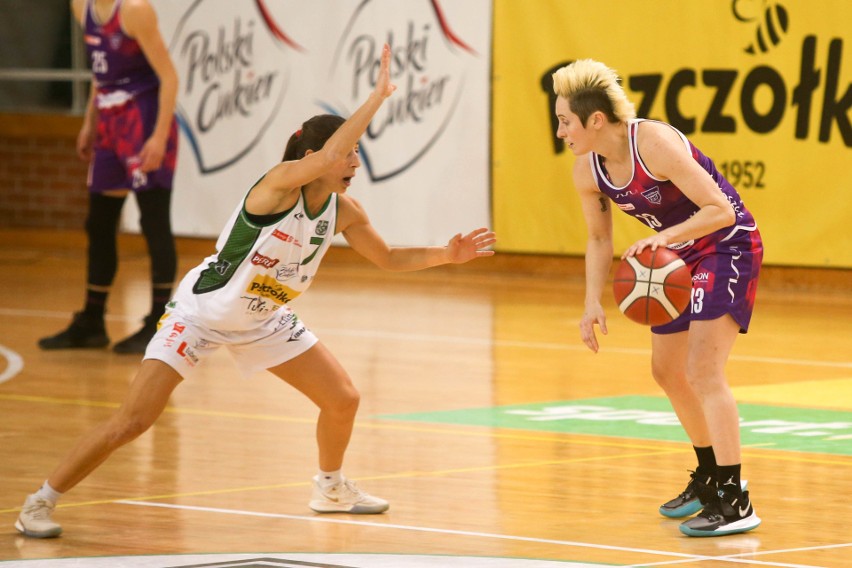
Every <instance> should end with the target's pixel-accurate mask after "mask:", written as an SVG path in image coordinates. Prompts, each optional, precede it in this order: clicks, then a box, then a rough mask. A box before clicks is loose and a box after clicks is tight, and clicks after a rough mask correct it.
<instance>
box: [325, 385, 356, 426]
mask: <svg viewBox="0 0 852 568" xmlns="http://www.w3.org/2000/svg"><path fill="white" fill-rule="evenodd" d="M360 404H361V393H359V392H358V390H357V389H356V388H355V387H354V386H352V385H349V387H348V388H346V389H344V390H342V391H341V392H340V394H338V395H337V396H336V397H335V398H334V399H333V400H331V401H330V402H329V403H328V405H327V406H326V407H325V408H324V410H326V411H328V412H331V413H333V414H334V415H336V416H340V417H346V418H351V417H354V416H355V414H356V413H357V412H358V406H359V405H360Z"/></svg>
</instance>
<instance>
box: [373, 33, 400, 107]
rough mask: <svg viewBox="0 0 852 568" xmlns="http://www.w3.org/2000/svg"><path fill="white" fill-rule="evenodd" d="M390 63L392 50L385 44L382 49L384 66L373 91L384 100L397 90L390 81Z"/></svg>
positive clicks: (382, 65) (380, 70) (380, 69)
mask: <svg viewBox="0 0 852 568" xmlns="http://www.w3.org/2000/svg"><path fill="white" fill-rule="evenodd" d="M390 62H391V48H390V46H389V45H388V44H385V45H384V47H382V64H381V67H380V68H379V78H378V79H377V80H376V87H375V89H374V90H373V92H374V93H375V94H377V95H378V96H380V97H381V98H383V99H386V98H387V97H389V96H391V94H392V93H393V92H394V91H395V90H396V85H394V84H393V83H391V80H390Z"/></svg>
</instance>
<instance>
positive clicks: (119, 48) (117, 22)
mask: <svg viewBox="0 0 852 568" xmlns="http://www.w3.org/2000/svg"><path fill="white" fill-rule="evenodd" d="M120 12H121V0H116V2H115V6H114V7H113V10H112V14H110V17H109V19H108V20H107V21H106V22H100V21H98V17H97V14H96V13H95V10H94V6H93V0H89V1H88V2H86V15H85V20H86V24H85V37H84V39H85V42H86V52H87V53H88V55H89V62H90V63H91V66H92V73H93V74H94V76H95V81H97V84H98V93H97V105H98V108H108V107H111V106H116V105H120V104H123V103H125V102H127V101H128V100H130V99H133V98H134V97H136V96H137V95H140V94H142V93H147V92H152V91H156V90H157V87H159V85H160V80H159V79H158V78H157V74H156V73H155V72H154V69H153V68H152V67H151V64H150V63H148V59H147V58H146V57H145V54H144V53H143V52H142V48H141V47H140V46H139V42H137V41H136V40H135V39H133V38H131V37H128V36H127V34H125V33H124V30H123V29H122V27H121V18H120V17H119V14H120Z"/></svg>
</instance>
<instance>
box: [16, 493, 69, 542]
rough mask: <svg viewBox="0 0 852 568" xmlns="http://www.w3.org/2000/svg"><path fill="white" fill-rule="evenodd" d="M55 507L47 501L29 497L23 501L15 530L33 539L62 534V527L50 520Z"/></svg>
mask: <svg viewBox="0 0 852 568" xmlns="http://www.w3.org/2000/svg"><path fill="white" fill-rule="evenodd" d="M54 507H56V505H54V504H53V503H51V502H50V501H48V500H47V499H42V498H41V497H38V496H36V495H30V496H28V497H27V500H26V501H24V506H23V507H22V508H21V514H20V515H19V516H18V520H17V521H15V528H16V529H18V531H20V532H22V533H23V534H25V535H27V536H31V537H33V538H52V537H55V536H59V535H60V534H61V533H62V527H61V526H59V525H58V524H56V523H54V522H53V520H51V518H50V515H52V514H53V509H54Z"/></svg>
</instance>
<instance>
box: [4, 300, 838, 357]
mask: <svg viewBox="0 0 852 568" xmlns="http://www.w3.org/2000/svg"><path fill="white" fill-rule="evenodd" d="M70 315H71V314H70V313H68V312H51V311H44V310H41V311H40V310H13V309H0V316H16V317H48V318H67V317H69V316H70ZM107 319H109V320H116V321H129V320H133V321H136V320H137V319H139V318H137V317H133V316H107ZM312 330H313V331H314V332H315V333H317V334H318V335H321V334H324V333H325V334H328V335H341V336H347V337H374V338H377V339H391V340H395V341H416V342H430V343H452V344H454V345H459V344H465V345H479V346H484V347H521V348H525V349H547V350H553V351H587V350H588V347H586V346H585V345H582V344H580V342H579V340H578V341H577V344H576V345H574V344H567V343H547V342H538V341H507V340H502V339H488V338H475V337H453V336H450V335H425V334H416V333H393V332H385V331H373V330H364V329H334V328H326V329H323V328H316V327H312ZM606 351H609V352H612V353H619V354H623V355H650V354H651V350H650V349H636V348H630V347H607V348H606ZM729 359H730V360H734V361H750V362H753V363H770V364H775V365H803V366H807V367H835V368H841V369H852V361H815V360H812V359H782V358H780V357H757V356H753V355H737V354H731V356H730V357H729Z"/></svg>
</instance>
